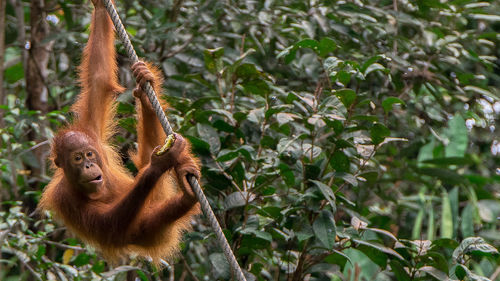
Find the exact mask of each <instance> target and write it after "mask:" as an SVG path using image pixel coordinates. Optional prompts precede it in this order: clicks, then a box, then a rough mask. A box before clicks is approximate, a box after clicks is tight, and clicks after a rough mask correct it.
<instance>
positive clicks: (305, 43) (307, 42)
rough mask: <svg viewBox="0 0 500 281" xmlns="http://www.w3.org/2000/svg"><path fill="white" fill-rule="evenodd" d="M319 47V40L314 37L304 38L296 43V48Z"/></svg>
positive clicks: (314, 48)
mask: <svg viewBox="0 0 500 281" xmlns="http://www.w3.org/2000/svg"><path fill="white" fill-rule="evenodd" d="M318 47H319V43H318V41H316V40H314V39H303V40H300V41H299V42H297V43H295V48H309V49H313V50H317V49H318Z"/></svg>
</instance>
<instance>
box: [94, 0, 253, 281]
mask: <svg viewBox="0 0 500 281" xmlns="http://www.w3.org/2000/svg"><path fill="white" fill-rule="evenodd" d="M102 1H103V3H104V6H105V7H106V10H107V11H108V14H109V16H110V17H111V20H112V21H113V25H114V26H115V29H116V32H117V33H118V36H119V37H120V39H121V40H122V42H123V45H124V46H125V50H126V51H127V55H128V56H129V58H130V59H131V60H132V63H135V62H137V61H138V60H139V58H138V57H137V54H136V52H135V50H134V47H133V46H132V43H131V42H130V39H129V37H128V34H127V32H126V31H125V28H124V27H123V23H122V21H121V20H120V17H119V16H118V13H117V12H116V10H115V7H114V6H113V3H111V0H102ZM145 91H146V95H147V96H148V98H149V101H150V102H151V105H152V106H153V109H154V111H155V113H156V116H157V117H158V119H159V120H160V123H161V126H162V128H163V130H164V131H165V133H166V134H167V136H168V135H171V134H173V131H172V127H171V126H170V123H169V122H168V120H167V117H166V116H165V113H164V112H163V110H162V108H161V105H160V103H159V102H158V99H157V98H156V94H155V92H154V90H153V87H151V84H150V83H149V82H148V83H147V84H146V87H145ZM187 179H188V181H189V183H190V184H191V188H192V189H193V191H194V192H195V194H196V197H197V199H198V201H199V202H200V205H201V209H202V210H203V213H204V214H205V216H206V217H207V219H208V221H209V223H210V226H211V227H212V229H213V231H214V232H215V236H216V237H217V241H218V242H219V245H220V246H221V247H222V250H223V252H224V255H225V256H226V259H227V260H228V262H229V265H230V267H231V271H232V274H233V277H234V278H236V280H238V281H246V278H245V276H244V275H243V271H242V270H241V268H240V266H239V264H238V261H236V258H235V256H234V254H233V251H232V250H231V247H230V246H229V243H228V242H227V240H226V237H225V236H224V233H222V229H221V227H220V225H219V222H218V221H217V219H216V217H215V214H214V212H213V211H212V208H211V207H210V204H209V202H208V200H207V197H206V196H205V194H204V193H203V191H202V190H201V187H200V184H199V183H198V180H197V179H196V178H195V177H194V176H192V175H188V178H187Z"/></svg>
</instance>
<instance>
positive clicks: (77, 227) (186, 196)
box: [39, 0, 200, 263]
mask: <svg viewBox="0 0 500 281" xmlns="http://www.w3.org/2000/svg"><path fill="white" fill-rule="evenodd" d="M93 3H94V6H95V10H94V12H93V15H92V23H91V31H90V37H89V41H88V43H87V46H86V47H85V50H84V52H83V59H82V64H81V66H80V82H81V85H82V91H81V93H80V95H79V98H78V100H77V102H76V103H75V105H74V106H73V107H72V111H73V112H74V113H75V120H74V122H73V123H72V124H70V125H68V126H67V127H66V128H64V129H61V130H60V131H59V132H58V133H57V135H56V136H55V137H54V140H53V144H52V158H53V161H54V164H55V167H54V168H55V174H54V177H53V179H52V181H51V182H50V183H49V184H48V185H47V187H46V188H45V190H44V192H43V195H42V198H41V201H40V205H39V207H40V208H41V209H42V210H50V211H53V212H54V213H55V216H56V217H58V218H59V219H61V220H62V221H63V222H64V224H65V225H66V226H67V227H68V229H69V230H71V231H72V232H74V233H75V234H76V235H77V236H79V237H80V238H81V239H82V240H84V241H85V242H87V243H89V244H91V245H93V246H95V247H96V248H98V249H99V250H100V251H102V253H103V255H104V256H105V257H106V258H107V259H109V260H111V261H117V260H119V259H122V258H126V257H127V256H128V254H130V253H135V254H138V255H140V256H143V257H151V258H152V259H153V261H154V262H155V263H158V262H159V260H160V258H170V257H172V256H173V255H175V254H176V253H177V252H178V244H179V242H180V239H181V235H182V233H183V232H184V231H186V230H188V229H189V227H190V221H191V219H192V217H193V216H194V215H196V214H198V213H199V206H198V204H197V200H196V198H195V196H194V193H193V191H192V190H191V187H190V185H189V183H188V182H187V180H186V175H188V174H192V175H194V176H195V177H196V178H198V180H199V178H200V172H199V166H198V162H197V160H196V159H195V158H194V157H193V156H192V154H191V152H190V145H189V143H188V142H187V141H186V140H185V139H184V138H183V137H182V136H181V135H178V134H175V141H174V143H173V146H172V147H171V148H170V149H168V150H167V151H166V152H165V153H163V154H160V155H157V153H156V152H157V151H158V149H159V147H158V146H159V145H161V144H162V143H163V141H164V139H165V138H166V136H165V134H164V132H163V130H162V127H161V125H160V123H159V121H158V119H157V117H156V115H155V113H154V111H153V108H152V106H151V104H150V102H149V100H148V99H147V96H146V94H145V93H144V91H143V90H142V89H143V86H144V85H145V83H146V82H147V81H149V82H150V83H151V84H152V86H153V88H154V89H155V91H156V93H160V90H161V83H162V81H161V79H160V78H159V77H160V74H159V73H158V71H157V70H156V69H155V68H153V67H151V66H150V65H146V64H145V63H143V62H138V63H135V64H134V65H133V67H132V69H133V72H134V74H135V75H136V77H137V83H138V86H137V88H136V89H135V90H134V96H135V97H136V101H137V102H136V104H137V105H136V108H137V114H138V124H137V136H138V139H137V143H138V148H137V151H136V152H135V153H134V154H133V155H131V157H132V159H133V162H134V164H135V165H136V167H137V169H138V170H139V172H138V174H137V176H136V177H135V178H134V177H133V176H132V175H131V174H130V173H129V172H128V171H127V170H126V169H125V168H124V165H123V164H122V163H121V159H120V155H119V154H118V153H117V151H116V150H115V148H114V147H113V146H112V145H111V144H110V138H111V137H112V135H113V134H114V128H115V126H116V121H114V115H115V111H116V96H117V94H118V93H119V92H121V91H123V88H122V87H121V86H120V85H119V84H118V79H117V74H116V73H117V66H116V59H115V57H116V54H115V48H114V45H113V41H114V32H113V27H112V23H111V20H110V18H109V16H108V14H107V12H106V10H105V8H104V6H103V4H102V2H101V1H100V0H93ZM162 106H163V107H166V104H162Z"/></svg>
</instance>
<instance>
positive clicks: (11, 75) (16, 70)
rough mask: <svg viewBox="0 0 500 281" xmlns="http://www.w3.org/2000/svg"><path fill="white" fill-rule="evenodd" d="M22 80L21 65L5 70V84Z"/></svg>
mask: <svg viewBox="0 0 500 281" xmlns="http://www.w3.org/2000/svg"><path fill="white" fill-rule="evenodd" d="M23 78H24V69H23V65H22V63H18V64H15V65H13V66H11V67H9V68H7V69H6V70H5V80H6V81H7V83H15V82H17V81H19V80H21V79H23Z"/></svg>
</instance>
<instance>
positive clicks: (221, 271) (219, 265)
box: [208, 253, 231, 280]
mask: <svg viewBox="0 0 500 281" xmlns="http://www.w3.org/2000/svg"><path fill="white" fill-rule="evenodd" d="M208 259H209V261H210V265H211V268H212V269H213V270H214V277H215V278H216V279H223V280H228V279H229V278H231V271H230V268H229V264H228V263H227V260H226V258H225V256H224V254H223V253H213V254H210V256H208Z"/></svg>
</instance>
